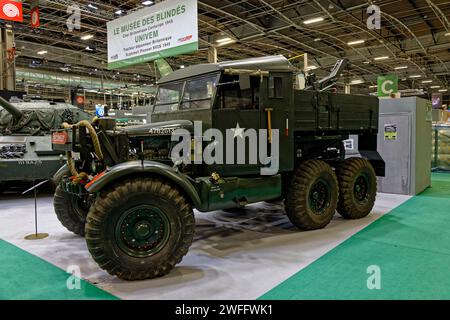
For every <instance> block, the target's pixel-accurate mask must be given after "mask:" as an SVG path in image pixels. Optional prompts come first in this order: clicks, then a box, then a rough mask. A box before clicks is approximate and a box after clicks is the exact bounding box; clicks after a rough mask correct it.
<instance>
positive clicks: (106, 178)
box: [86, 161, 201, 208]
mask: <svg viewBox="0 0 450 320" xmlns="http://www.w3.org/2000/svg"><path fill="white" fill-rule="evenodd" d="M146 175H149V176H157V177H158V176H159V177H163V178H165V179H166V180H168V181H170V182H171V183H172V184H174V185H176V186H177V187H179V188H180V190H181V191H182V192H184V193H185V194H186V195H187V196H188V197H189V199H190V200H191V201H192V203H193V205H194V207H196V208H199V207H201V200H200V196H199V194H198V192H197V189H196V188H195V186H194V184H193V181H192V182H191V179H190V178H188V176H186V175H185V174H183V173H180V172H179V171H178V170H177V169H176V168H173V167H170V166H168V165H166V164H163V163H160V162H156V161H127V162H123V163H120V164H118V165H115V166H113V167H111V168H109V169H108V170H106V171H104V172H102V173H100V174H98V175H97V176H95V177H94V179H93V180H92V181H91V182H90V183H88V184H87V185H86V190H87V191H88V192H89V193H97V192H99V191H101V190H103V189H104V188H105V187H107V186H109V185H111V184H112V183H114V182H115V181H118V180H121V179H124V178H126V177H128V176H139V177H142V176H146Z"/></svg>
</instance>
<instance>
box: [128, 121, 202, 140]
mask: <svg viewBox="0 0 450 320" xmlns="http://www.w3.org/2000/svg"><path fill="white" fill-rule="evenodd" d="M176 129H186V130H188V131H189V132H192V131H193V130H194V124H193V123H192V121H189V120H172V121H162V122H155V123H150V124H144V125H139V126H130V127H125V128H124V131H125V132H126V133H127V134H128V135H129V136H144V135H149V136H166V135H169V136H170V135H172V133H173V132H174V131H175V130H176Z"/></svg>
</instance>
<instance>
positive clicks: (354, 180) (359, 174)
mask: <svg viewBox="0 0 450 320" xmlns="http://www.w3.org/2000/svg"><path fill="white" fill-rule="evenodd" d="M337 176H338V181H339V202H338V206H337V211H338V212H339V214H340V215H341V216H342V217H344V218H345V219H360V218H363V217H365V216H367V215H368V214H369V213H370V212H371V211H372V208H373V206H374V204H375V198H376V193H377V177H376V174H375V170H374V169H373V167H372V165H371V164H370V162H369V161H368V160H366V159H363V158H356V157H355V158H348V159H346V160H345V161H344V163H343V164H342V165H340V166H339V167H338V168H337Z"/></svg>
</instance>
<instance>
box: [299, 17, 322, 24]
mask: <svg viewBox="0 0 450 320" xmlns="http://www.w3.org/2000/svg"><path fill="white" fill-rule="evenodd" d="M323 20H324V18H322V17H318V18H312V19H308V20H305V21H303V23H304V24H312V23H317V22H322V21H323Z"/></svg>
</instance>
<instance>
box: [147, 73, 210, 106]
mask: <svg viewBox="0 0 450 320" xmlns="http://www.w3.org/2000/svg"><path fill="white" fill-rule="evenodd" d="M217 79H218V74H213V75H207V76H203V77H198V78H193V79H188V80H186V81H185V82H184V81H182V82H172V83H165V84H161V85H159V87H158V95H157V98H156V103H155V109H154V112H155V113H166V112H172V111H178V110H179V109H181V110H186V109H204V108H210V107H211V98H212V97H213V96H214V94H215V90H216V84H217ZM183 88H184V95H183V97H181V95H182V94H183ZM180 102H181V103H180Z"/></svg>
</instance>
